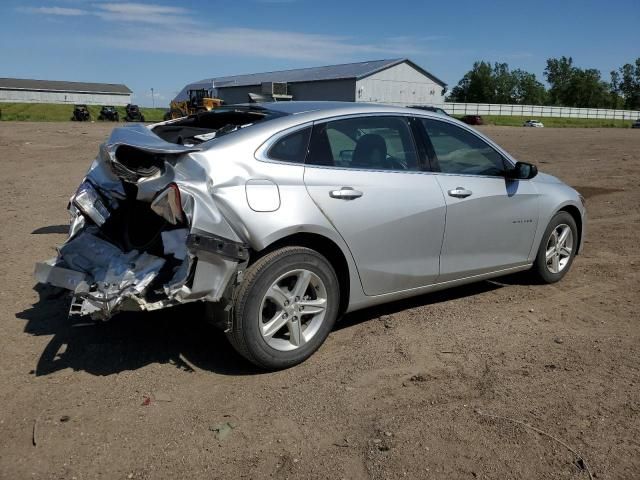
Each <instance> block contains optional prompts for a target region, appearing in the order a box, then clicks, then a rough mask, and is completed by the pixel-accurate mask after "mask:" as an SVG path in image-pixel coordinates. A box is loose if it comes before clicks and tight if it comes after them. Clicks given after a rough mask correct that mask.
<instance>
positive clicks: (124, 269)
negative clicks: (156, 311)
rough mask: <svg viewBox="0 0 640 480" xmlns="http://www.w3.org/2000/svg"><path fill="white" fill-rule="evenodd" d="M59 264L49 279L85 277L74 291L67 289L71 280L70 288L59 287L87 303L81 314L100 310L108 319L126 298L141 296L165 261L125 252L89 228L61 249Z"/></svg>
mask: <svg viewBox="0 0 640 480" xmlns="http://www.w3.org/2000/svg"><path fill="white" fill-rule="evenodd" d="M58 262H59V264H58V265H57V266H55V267H53V268H54V270H52V271H50V272H49V273H48V276H49V277H56V278H57V276H60V275H64V274H66V273H67V272H71V271H74V272H75V273H77V274H79V275H83V274H84V275H85V278H84V279H82V281H78V282H76V285H75V288H69V286H71V282H70V281H69V282H67V284H68V285H69V286H63V285H59V286H63V287H64V288H69V289H70V290H73V291H74V293H75V295H76V297H79V298H82V299H84V300H85V302H87V303H88V304H89V305H88V306H86V307H85V309H84V310H83V311H82V313H94V312H97V311H101V312H102V313H103V314H104V315H106V316H109V315H110V314H111V312H113V311H114V310H115V309H116V307H118V306H119V304H120V303H121V302H123V301H124V300H125V299H126V298H133V297H140V296H141V295H142V294H143V293H144V292H145V290H146V289H147V287H148V286H149V285H150V284H151V282H152V281H153V279H154V278H155V277H156V276H157V275H158V273H159V272H160V269H161V268H162V266H163V265H164V263H165V259H164V258H160V257H156V256H154V255H151V254H149V253H146V252H139V251H137V250H132V251H130V252H127V253H124V252H123V251H121V250H120V249H119V248H118V247H116V246H115V245H112V244H110V243H109V242H107V241H105V240H102V239H101V238H99V237H98V236H96V235H95V234H94V232H93V229H92V228H88V229H86V230H85V231H83V232H82V233H80V234H79V235H77V236H76V237H74V238H73V239H71V240H70V241H69V242H67V243H66V244H65V245H63V246H62V248H61V249H60V257H59V259H58ZM78 278H79V277H78ZM48 283H52V282H50V281H49V282H48ZM138 303H139V302H138ZM90 306H92V307H90ZM87 309H88V310H87Z"/></svg>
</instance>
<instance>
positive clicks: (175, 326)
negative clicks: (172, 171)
mask: <svg viewBox="0 0 640 480" xmlns="http://www.w3.org/2000/svg"><path fill="white" fill-rule="evenodd" d="M110 128H111V126H109V125H99V124H79V125H76V124H70V123H51V124H46V123H33V124H30V123H9V122H3V123H1V124H0V162H1V163H0V166H1V167H2V175H1V178H2V182H1V185H2V189H1V191H0V200H1V201H0V207H1V208H0V225H1V229H0V265H2V275H0V339H1V340H0V342H1V344H0V365H2V368H1V370H0V478H3V479H4V478H7V479H17V478H46V479H49V478H51V479H74V478H77V479H85V478H109V479H112V478H113V479H117V478H122V479H128V478H134V479H140V478H145V479H146V478H153V479H158V478H161V479H165V478H166V479H175V478H277V479H279V478H283V479H284V478H318V479H324V478H345V479H361V478H373V479H383V478H440V479H452V478H456V479H457V478H469V479H474V478H486V479H506V478H530V479H541V478H575V479H580V478H585V479H586V478H589V475H588V471H587V470H586V469H585V465H584V462H582V461H580V460H579V458H578V457H576V455H575V454H574V453H572V452H571V451H570V450H569V448H567V447H570V448H571V449H573V450H575V451H576V452H579V453H580V454H581V455H582V458H583V459H584V461H586V463H587V465H588V467H589V469H590V470H591V472H592V474H593V478H600V479H604V478H608V479H621V478H629V479H631V478H640V326H639V323H638V322H639V321H640V307H639V300H640V274H639V271H640V253H639V251H638V241H639V237H640V228H639V227H640V212H639V211H638V207H639V206H640V131H637V130H627V129H551V128H545V129H523V128H513V127H502V128H500V127H493V128H490V127H487V128H483V130H484V131H485V132H486V133H488V134H489V135H490V136H491V137H493V138H494V139H496V140H497V141H498V142H499V143H500V144H502V145H504V146H505V147H506V148H507V150H509V151H511V152H512V153H513V154H514V155H515V156H516V157H518V158H520V159H521V160H525V161H531V162H535V163H537V164H538V166H539V167H540V169H541V170H543V171H546V172H549V173H551V174H554V175H558V176H559V177H560V178H562V179H563V180H564V181H566V182H567V183H569V184H570V185H572V186H575V187H576V188H578V190H580V191H581V192H582V193H583V194H584V195H585V196H586V197H587V202H588V211H589V221H588V239H587V242H586V247H585V250H584V254H583V255H581V256H579V257H578V258H577V259H576V261H575V263H574V265H573V268H572V270H571V272H570V273H569V274H568V275H567V277H565V279H564V280H563V281H562V282H560V283H559V284H556V285H530V284H527V281H526V278H524V277H522V276H515V277H509V278H504V279H498V280H497V281H491V282H486V281H485V282H481V283H478V284H475V285H471V286H466V287H462V288H456V289H453V290H449V291H446V292H442V293H437V294H431V295H425V296H422V297H419V298H415V299H412V300H409V301H403V302H399V303H394V304H391V305H386V306H384V307H380V308H374V309H370V310H366V311H363V312H359V313H356V314H351V315H348V316H346V317H345V318H344V319H342V320H341V321H340V322H339V324H338V325H337V327H336V330H335V331H334V332H333V333H332V334H331V336H330V337H329V339H328V340H327V342H326V343H325V345H324V346H323V347H322V348H321V349H320V350H319V351H318V352H317V353H316V354H315V355H314V356H313V357H311V359H309V360H308V361H307V362H305V363H304V364H302V365H300V366H298V367H296V368H292V369H290V370H286V371H282V372H278V373H266V374H265V373H260V372H257V371H255V370H254V369H253V368H252V367H251V366H250V365H249V364H247V363H246V362H245V361H243V360H242V359H241V358H240V357H239V356H238V355H236V354H235V353H234V351H233V350H232V349H231V347H230V346H229V345H228V344H227V343H226V340H225V338H224V335H223V334H222V333H219V332H218V331H216V330H215V329H213V328H211V327H209V326H207V325H206V324H204V323H203V322H202V321H201V319H200V318H199V317H200V314H201V311H200V310H199V309H198V308H194V307H190V308H181V309H175V310H168V311H165V312H160V313H154V314H137V315H123V316H120V317H119V318H116V319H114V320H113V321H111V322H109V323H106V324H101V325H94V326H91V325H90V326H81V325H71V324H70V322H68V321H67V309H68V300H67V299H66V298H49V299H47V300H45V301H38V295H37V293H36V292H35V291H34V290H33V286H34V280H33V277H32V270H33V264H34V262H35V261H36V260H40V259H46V258H49V257H51V256H53V255H54V253H55V251H54V247H55V245H57V244H60V243H61V242H63V241H64V238H65V234H64V232H65V231H66V224H67V213H66V210H65V207H66V204H67V200H68V198H69V195H70V194H71V193H72V192H73V191H74V189H75V187H76V186H77V185H78V183H79V182H80V180H81V178H82V176H83V174H84V172H85V171H86V169H87V168H88V166H89V163H90V161H91V159H92V158H93V157H94V156H95V154H96V152H97V149H98V144H99V143H100V142H101V141H102V140H103V139H104V138H105V137H106V135H107V134H108V131H109V129H110ZM486 415H497V416H500V417H507V418H509V419H513V420H517V421H521V422H524V423H526V424H528V425H530V426H531V427H534V428H535V429H539V430H540V431H542V432H545V434H546V435H545V434H541V433H539V432H538V431H536V430H534V429H533V428H530V427H528V426H524V425H522V424H519V423H515V422H513V421H511V420H505V419H502V418H494V417H489V416H486ZM552 437H555V438H552ZM561 442H562V443H561ZM563 443H564V445H563Z"/></svg>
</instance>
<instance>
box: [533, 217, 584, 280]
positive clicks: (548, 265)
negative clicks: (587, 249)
mask: <svg viewBox="0 0 640 480" xmlns="http://www.w3.org/2000/svg"><path fill="white" fill-rule="evenodd" d="M577 248H578V228H577V227H576V222H575V220H574V219H573V217H572V216H571V215H570V214H568V213H567V212H558V213H557V214H556V215H555V216H554V217H553V218H552V219H551V221H550V222H549V225H548V226H547V229H546V230H545V232H544V235H543V237H542V241H541V242H540V247H539V248H538V255H537V256H536V261H535V263H534V265H533V271H534V272H535V273H536V275H537V276H538V278H540V280H542V281H543V282H545V283H555V282H557V281H559V280H560V279H562V277H564V276H565V275H566V273H567V272H568V271H569V268H570V267H571V264H572V263H573V259H574V257H575V255H576V249H577Z"/></svg>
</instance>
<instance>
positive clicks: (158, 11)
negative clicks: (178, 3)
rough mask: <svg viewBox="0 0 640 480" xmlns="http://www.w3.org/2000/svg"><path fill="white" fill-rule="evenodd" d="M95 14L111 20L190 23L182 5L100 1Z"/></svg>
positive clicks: (165, 23) (164, 23) (172, 23)
mask: <svg viewBox="0 0 640 480" xmlns="http://www.w3.org/2000/svg"><path fill="white" fill-rule="evenodd" d="M96 9H97V10H96V11H95V14H96V15H97V16H99V17H100V18H102V19H103V20H107V21H113V22H135V23H153V24H160V25H175V24H178V23H182V24H184V23H192V22H193V20H191V19H190V18H189V17H188V16H187V14H188V13H189V11H188V10H186V9H184V8H182V7H167V6H165V5H155V4H149V3H101V4H98V5H96Z"/></svg>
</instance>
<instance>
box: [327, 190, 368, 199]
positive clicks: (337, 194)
mask: <svg viewBox="0 0 640 480" xmlns="http://www.w3.org/2000/svg"><path fill="white" fill-rule="evenodd" d="M362 195H363V193H362V192H361V191H359V190H354V189H353V188H352V187H342V188H341V189H340V190H331V191H330V192H329V196H330V197H331V198H339V199H341V200H355V199H356V198H360V197H361V196H362Z"/></svg>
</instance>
